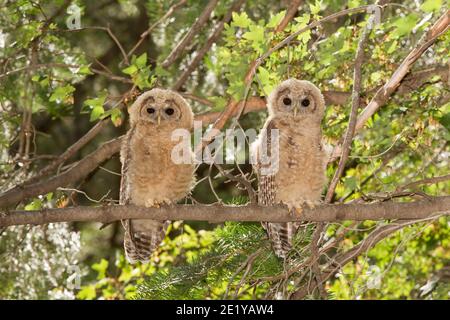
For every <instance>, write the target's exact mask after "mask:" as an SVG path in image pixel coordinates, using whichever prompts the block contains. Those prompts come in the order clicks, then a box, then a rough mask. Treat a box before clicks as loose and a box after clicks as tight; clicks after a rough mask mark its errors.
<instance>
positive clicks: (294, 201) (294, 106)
mask: <svg viewBox="0 0 450 320" xmlns="http://www.w3.org/2000/svg"><path fill="white" fill-rule="evenodd" d="M267 107H268V110H269V117H268V118H267V120H266V122H265V124H264V127H263V130H261V132H260V135H259V136H258V139H257V140H256V141H255V143H254V144H253V146H252V153H253V156H254V157H256V161H255V163H256V165H255V167H256V171H257V173H258V181H259V182H258V203H259V204H261V205H266V206H270V205H274V204H278V203H283V204H285V205H287V206H288V207H289V208H290V209H291V210H298V208H300V207H301V206H302V205H304V204H307V205H308V206H310V207H311V206H314V205H315V204H317V203H319V202H320V200H321V194H322V189H323V187H324V184H325V182H326V175H325V170H326V163H327V154H326V152H325V150H324V149H323V147H322V143H321V138H322V137H321V136H322V133H321V127H320V124H321V120H322V118H323V115H324V109H325V102H324V98H323V96H322V94H321V92H320V90H319V89H318V88H317V87H316V86H315V85H314V84H312V83H311V82H309V81H304V80H297V79H288V80H286V81H284V82H282V83H281V84H280V85H279V86H278V87H277V88H276V89H275V90H274V91H273V92H272V93H271V94H270V95H269V97H268V102H267ZM273 129H278V131H277V130H275V131H277V132H278V138H277V140H276V141H275V140H274V138H273V137H272V135H271V132H272V130H273ZM275 142H276V143H277V145H276V148H275V150H272V149H273V148H272V147H273V146H274V143H275ZM262 144H266V146H265V149H261V148H263V147H264V146H263V145H262ZM260 150H267V153H269V156H270V159H271V161H270V162H268V161H262V160H261V159H262V156H261V153H262V152H261V151H260ZM271 150H272V151H271ZM274 152H276V153H277V154H276V156H274V154H273V153H274ZM269 163H270V165H271V166H272V170H264V169H267V167H268V166H269ZM274 169H275V170H274ZM293 212H295V211H293ZM299 225H300V223H298V222H288V223H271V222H263V227H264V228H265V229H266V231H267V234H268V236H269V239H270V241H271V243H272V247H273V250H274V252H275V254H276V255H277V256H278V257H281V258H285V257H286V254H287V252H288V251H289V250H290V249H291V247H292V241H293V238H294V236H295V234H296V232H297V229H298V227H299Z"/></svg>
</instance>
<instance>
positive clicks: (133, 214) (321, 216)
mask: <svg viewBox="0 0 450 320" xmlns="http://www.w3.org/2000/svg"><path fill="white" fill-rule="evenodd" d="M449 213H450V196H440V197H432V198H429V199H426V200H419V201H414V202H394V201H387V202H378V203H372V204H354V203H351V204H335V205H327V204H326V205H321V206H318V207H316V208H314V209H310V208H308V207H305V208H303V211H302V215H301V217H299V216H296V215H292V213H290V212H289V210H288V208H287V207H286V206H284V205H276V206H272V207H267V206H260V205H256V204H249V205H243V206H223V205H185V204H179V205H173V206H162V207H160V208H157V207H151V208H146V207H138V206H134V205H125V206H124V205H110V206H101V207H82V206H81V207H71V208H62V209H43V210H39V211H10V212H8V213H6V215H4V216H1V217H0V227H7V226H12V225H24V224H34V225H38V224H46V223H53V222H73V221H98V222H103V223H109V222H112V221H116V220H122V219H154V220H195V221H209V222H213V223H218V222H224V221H261V220H262V221H271V222H288V221H313V222H323V221H342V220H355V221H364V220H385V219H400V220H414V219H424V218H429V217H431V216H434V215H436V214H449Z"/></svg>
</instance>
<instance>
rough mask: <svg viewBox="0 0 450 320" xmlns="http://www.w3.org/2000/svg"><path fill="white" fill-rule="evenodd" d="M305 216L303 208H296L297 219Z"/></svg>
mask: <svg viewBox="0 0 450 320" xmlns="http://www.w3.org/2000/svg"><path fill="white" fill-rule="evenodd" d="M302 214H303V208H302V207H294V215H295V217H297V218H301V217H302Z"/></svg>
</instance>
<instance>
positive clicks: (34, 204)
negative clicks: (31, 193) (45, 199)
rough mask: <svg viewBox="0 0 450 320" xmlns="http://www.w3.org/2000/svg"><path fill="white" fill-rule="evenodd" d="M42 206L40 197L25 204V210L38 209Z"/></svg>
mask: <svg viewBox="0 0 450 320" xmlns="http://www.w3.org/2000/svg"><path fill="white" fill-rule="evenodd" d="M41 208H42V201H41V200H40V199H34V200H33V201H31V202H30V203H29V204H27V205H26V206H25V210H26V211H33V210H39V209H41Z"/></svg>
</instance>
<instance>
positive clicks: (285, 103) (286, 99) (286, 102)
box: [283, 98, 292, 106]
mask: <svg viewBox="0 0 450 320" xmlns="http://www.w3.org/2000/svg"><path fill="white" fill-rule="evenodd" d="M283 103H284V105H285V106H290V105H291V103H292V100H291V99H290V98H284V99H283Z"/></svg>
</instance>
